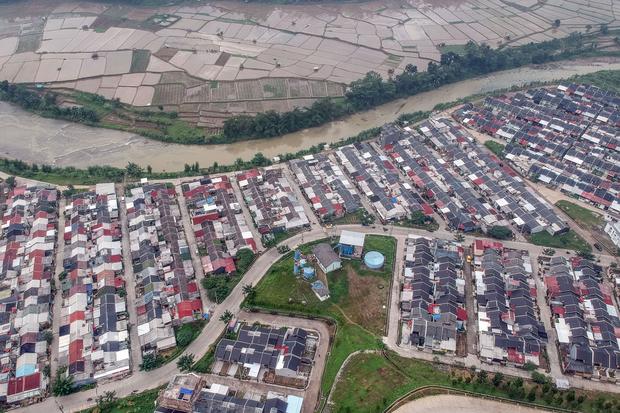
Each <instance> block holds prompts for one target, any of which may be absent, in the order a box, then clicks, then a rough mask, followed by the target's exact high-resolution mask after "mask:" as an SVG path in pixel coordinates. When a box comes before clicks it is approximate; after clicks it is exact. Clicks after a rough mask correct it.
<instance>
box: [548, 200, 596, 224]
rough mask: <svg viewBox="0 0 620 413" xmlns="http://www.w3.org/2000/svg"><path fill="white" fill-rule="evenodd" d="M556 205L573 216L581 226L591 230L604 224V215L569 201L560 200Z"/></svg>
mask: <svg viewBox="0 0 620 413" xmlns="http://www.w3.org/2000/svg"><path fill="white" fill-rule="evenodd" d="M555 205H556V206H557V207H558V208H560V209H561V210H562V211H564V212H565V213H566V215H568V216H569V217H571V218H572V219H573V220H574V221H575V222H576V223H577V224H578V225H579V226H581V227H584V228H587V229H589V230H592V229H596V228H598V227H600V226H601V225H602V224H603V215H601V214H599V213H596V212H593V211H590V210H589V209H587V208H584V207H582V206H579V205H577V204H574V203H572V202H569V201H564V200H562V201H558V202H556V203H555Z"/></svg>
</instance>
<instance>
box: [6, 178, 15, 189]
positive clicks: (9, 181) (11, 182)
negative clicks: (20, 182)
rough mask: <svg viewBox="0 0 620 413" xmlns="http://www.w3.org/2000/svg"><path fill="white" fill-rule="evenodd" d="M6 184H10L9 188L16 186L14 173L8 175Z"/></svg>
mask: <svg viewBox="0 0 620 413" xmlns="http://www.w3.org/2000/svg"><path fill="white" fill-rule="evenodd" d="M5 182H6V184H7V185H8V186H9V188H11V189H13V188H15V184H16V182H15V177H14V176H13V175H11V176H8V177H7V178H6V180H5Z"/></svg>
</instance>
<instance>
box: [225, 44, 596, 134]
mask: <svg viewBox="0 0 620 413" xmlns="http://www.w3.org/2000/svg"><path fill="white" fill-rule="evenodd" d="M592 51H593V47H592V44H591V42H590V43H589V42H587V41H586V38H585V37H584V36H583V35H581V34H577V33H573V34H571V35H570V36H568V37H566V38H564V39H554V40H550V41H546V42H540V43H530V44H527V45H523V46H519V47H512V48H503V49H492V48H491V47H489V46H488V45H486V44H482V45H478V44H476V43H473V42H469V43H468V44H467V45H466V46H465V47H464V48H463V52H462V53H454V52H447V53H444V54H442V55H441V60H440V62H439V63H434V62H431V63H429V65H428V70H427V71H425V72H419V71H418V68H417V66H415V65H412V64H409V65H407V66H406V68H405V71H404V72H403V73H401V74H398V75H395V76H394V75H393V74H392V75H391V76H390V77H389V78H388V79H383V78H382V77H381V76H380V75H379V74H378V73H375V72H369V73H367V74H366V76H364V77H363V78H362V79H359V80H356V81H354V82H352V83H351V84H350V85H349V88H348V91H347V93H346V95H345V97H344V99H321V100H318V101H316V102H315V103H314V104H313V105H312V106H310V107H309V108H306V109H295V110H294V111H291V112H285V113H276V112H274V111H269V112H265V113H262V114H259V115H257V116H255V117H250V116H246V115H241V116H235V117H232V118H229V119H227V120H226V121H225V122H224V129H223V132H222V135H223V136H222V139H223V141H225V142H231V141H235V140H242V139H256V138H266V137H273V136H278V135H283V134H286V133H291V132H295V131H298V130H302V129H305V128H308V127H313V126H318V125H321V124H323V123H325V122H329V121H332V120H334V119H338V118H340V117H342V116H344V115H348V114H351V113H354V112H356V111H361V110H367V109H370V108H373V107H376V106H378V105H381V104H383V103H386V102H389V101H391V100H394V99H397V98H402V97H407V96H412V95H416V94H418V93H421V92H425V91H428V90H432V89H435V88H437V87H439V86H443V85H446V84H449V83H454V82H458V81H460V80H464V79H469V78H472V77H475V76H479V75H483V74H487V73H491V72H495V71H499V70H506V69H513V68H516V67H521V66H526V65H529V64H541V63H547V62H552V61H556V60H561V59H567V58H572V57H575V56H579V55H585V54H588V53H591V52H592Z"/></svg>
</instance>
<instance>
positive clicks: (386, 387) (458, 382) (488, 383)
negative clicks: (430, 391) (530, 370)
mask: <svg viewBox="0 0 620 413" xmlns="http://www.w3.org/2000/svg"><path fill="white" fill-rule="evenodd" d="M386 355H387V357H386V356H384V355H382V354H359V355H356V356H354V358H353V359H352V360H351V361H350V362H349V363H348V364H347V366H346V368H345V369H344V370H343V373H342V375H341V380H340V381H339V382H338V384H337V385H336V388H335V391H334V393H333V395H332V400H333V401H334V403H335V408H334V409H333V410H332V411H333V412H343V413H345V412H346V413H348V412H356V413H364V412H368V413H371V412H372V413H374V412H381V411H384V409H385V408H386V407H387V406H389V405H390V404H391V403H392V402H394V401H395V400H397V399H398V398H400V397H402V396H404V395H405V394H407V393H409V392H410V391H412V390H415V389H417V388H420V387H423V386H429V385H441V386H446V387H451V388H455V389H461V390H467V391H472V392H475V393H480V394H486V395H492V396H497V397H503V398H507V399H512V400H515V401H526V402H530V403H537V404H541V405H545V406H550V407H557V408H564V409H569V410H578V411H582V412H588V413H602V412H618V411H620V396H618V395H615V394H608V393H600V392H583V391H576V390H571V391H563V392H560V391H558V390H557V389H555V387H554V386H553V385H552V383H550V381H549V379H548V378H546V377H544V376H543V375H538V377H537V381H539V382H540V383H538V384H537V383H534V382H530V381H523V380H521V379H514V378H507V377H503V376H498V377H497V378H495V377H494V375H493V374H491V373H489V374H487V373H486V372H478V373H475V372H472V371H471V370H469V369H464V368H458V367H450V366H444V365H438V364H432V363H429V362H425V361H420V360H415V359H408V358H402V357H399V356H398V355H396V354H394V353H392V352H387V353H386ZM506 408H509V406H508V405H507V406H506Z"/></svg>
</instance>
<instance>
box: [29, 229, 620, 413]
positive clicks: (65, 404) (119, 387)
mask: <svg viewBox="0 0 620 413" xmlns="http://www.w3.org/2000/svg"><path fill="white" fill-rule="evenodd" d="M337 229H338V230H341V229H350V230H356V231H360V232H363V233H366V234H380V235H386V233H385V232H382V230H381V227H377V228H372V227H363V226H360V225H341V226H338V228H337ZM409 234H416V235H423V236H428V237H440V238H449V239H452V238H453V234H452V233H451V232H447V231H445V230H438V231H435V232H433V233H429V232H427V231H424V230H418V229H411V228H401V227H394V228H393V229H392V236H394V237H395V238H396V239H397V241H398V246H397V249H398V250H402V249H404V241H405V238H406V237H407V236H408V235H409ZM325 236H326V233H325V230H324V229H323V228H321V227H319V226H316V227H314V229H313V230H312V231H308V232H303V233H301V234H296V235H295V236H293V237H291V238H289V239H287V240H285V241H283V242H282V243H281V244H280V245H288V246H289V247H293V246H295V245H296V244H299V243H301V239H302V238H303V240H304V242H311V241H314V240H318V239H321V238H324V237H325ZM474 238H475V237H472V236H466V237H465V243H471V242H472V241H473V239H474ZM478 238H480V237H478ZM504 244H505V245H506V246H507V247H509V248H521V249H526V250H528V251H530V255H531V256H532V257H536V256H537V255H539V254H540V253H541V252H542V249H543V247H539V246H535V245H531V244H527V243H523V242H515V241H508V242H505V243H504ZM557 251H558V254H564V253H565V251H564V250H557ZM279 256H280V254H279V253H278V252H277V250H276V248H271V249H269V250H267V251H266V252H265V253H263V254H261V255H260V256H259V257H258V258H257V259H256V261H255V262H254V264H253V265H252V267H251V268H250V270H249V271H248V272H247V273H246V274H245V275H244V277H243V280H242V281H241V282H239V284H237V286H236V287H235V288H234V289H233V291H232V292H231V294H230V295H229V296H228V297H227V298H226V299H225V300H224V301H223V302H222V303H221V304H220V305H218V306H217V307H215V310H214V311H213V314H212V317H211V318H212V321H211V322H210V323H209V324H208V325H207V326H206V327H205V328H204V329H203V331H202V333H201V334H200V336H198V338H197V339H196V340H195V341H194V342H192V343H191V344H190V345H189V346H188V348H187V349H186V351H185V352H184V354H188V353H192V354H195V355H196V357H197V358H198V357H200V356H202V355H203V354H204V353H206V352H207V351H208V349H209V347H210V346H211V345H213V344H215V342H216V340H217V339H218V338H219V336H220V333H221V331H222V329H223V324H222V323H221V322H219V321H218V320H219V317H220V316H221V315H222V314H223V313H224V312H225V311H226V310H229V311H231V312H233V313H234V314H237V313H238V312H239V307H240V304H241V303H242V301H243V298H244V297H243V292H242V288H243V285H245V284H252V285H256V284H257V283H258V281H260V279H261V278H262V277H263V276H264V275H265V274H266V273H267V271H268V269H269V268H270V267H271V265H272V264H273V262H274V261H275V260H276V259H278V258H279ZM602 259H603V262H609V261H610V260H611V259H613V258H612V257H608V256H602ZM397 261H398V259H397ZM395 265H396V266H397V267H396V268H398V269H399V271H400V268H402V260H401V261H400V262H396V263H395ZM399 271H397V272H396V273H399ZM394 284H396V283H394ZM395 299H396V297H394V295H393V298H392V306H391V307H392V309H391V314H390V321H389V326H390V328H389V331H388V337H386V338H385V339H384V341H385V342H386V343H387V345H388V347H390V348H391V349H393V350H394V351H397V352H398V353H399V354H401V355H403V356H405V357H414V358H420V359H424V360H428V361H430V362H433V361H434V360H433V358H434V357H437V356H435V355H432V354H429V353H423V352H420V351H416V350H410V349H404V348H401V347H399V346H398V345H397V336H398V332H397V326H398V318H397V317H398V316H396V318H393V314H392V312H393V311H394V305H393V304H394V300H395ZM396 311H398V305H396ZM394 326H396V328H394ZM439 358H440V360H442V361H444V362H446V363H454V361H455V359H454V358H453V357H439ZM461 360H463V359H461ZM464 360H465V363H466V365H467V366H471V365H475V366H476V367H478V368H483V369H484V370H487V371H491V372H494V371H502V372H503V373H506V374H510V375H513V376H520V377H529V373H528V372H525V371H523V370H519V369H516V368H509V367H504V366H497V365H487V364H484V365H483V364H482V363H481V362H480V361H479V360H478V358H476V357H474V356H472V355H469V356H468V357H467V358H465V359H464ZM177 371H178V370H177V367H176V364H175V363H174V362H171V363H168V364H166V365H165V366H163V367H161V368H159V369H156V370H154V371H150V372H143V371H135V372H134V373H133V374H132V375H131V376H129V377H127V378H125V379H123V380H119V381H112V382H108V383H104V384H101V385H99V386H98V389H97V391H98V394H102V393H103V392H105V391H116V394H117V396H118V397H125V396H128V395H129V394H130V393H132V391H143V390H147V389H152V388H155V387H158V386H161V385H164V384H166V383H167V382H168V381H169V380H170V377H171V376H172V375H173V374H175V373H177ZM569 381H570V383H571V385H572V386H573V387H578V388H583V389H588V390H603V391H610V392H615V393H620V386H615V385H611V384H606V383H599V382H592V381H588V380H580V379H578V378H569ZM96 394H97V393H96V391H95V390H94V389H93V390H88V391H83V392H80V393H76V394H72V395H69V396H65V397H61V398H48V399H46V400H45V401H44V402H42V403H39V404H36V405H33V406H29V407H25V408H23V409H21V411H22V412H27V413H40V412H42V411H58V408H57V407H56V406H57V404H58V405H60V406H62V409H63V411H64V412H65V413H69V412H75V411H79V410H82V409H85V408H87V407H90V406H92V404H93V401H94V399H95V397H96ZM89 398H90V399H91V400H90V401H88V399H89Z"/></svg>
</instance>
